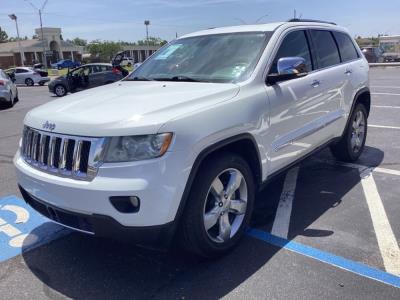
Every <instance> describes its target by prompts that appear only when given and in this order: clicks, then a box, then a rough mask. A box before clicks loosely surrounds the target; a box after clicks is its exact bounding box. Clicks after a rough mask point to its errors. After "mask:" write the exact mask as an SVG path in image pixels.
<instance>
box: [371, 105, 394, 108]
mask: <svg viewBox="0 0 400 300" xmlns="http://www.w3.org/2000/svg"><path fill="white" fill-rule="evenodd" d="M372 107H376V108H400V106H389V105H372Z"/></svg>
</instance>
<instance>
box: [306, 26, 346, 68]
mask: <svg viewBox="0 0 400 300" xmlns="http://www.w3.org/2000/svg"><path fill="white" fill-rule="evenodd" d="M311 36H312V39H313V43H314V47H315V52H316V55H317V61H318V68H319V69H322V68H326V67H329V66H333V65H337V64H339V63H340V56H339V51H338V48H337V46H336V43H335V40H334V39H333V36H332V33H331V32H330V31H327V30H311Z"/></svg>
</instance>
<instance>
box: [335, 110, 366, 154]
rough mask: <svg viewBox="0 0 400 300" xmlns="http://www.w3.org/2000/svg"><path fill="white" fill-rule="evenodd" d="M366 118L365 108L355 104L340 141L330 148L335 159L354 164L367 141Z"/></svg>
mask: <svg viewBox="0 0 400 300" xmlns="http://www.w3.org/2000/svg"><path fill="white" fill-rule="evenodd" d="M367 118H368V117H367V110H366V109H365V106H364V105H363V104H361V103H359V104H357V105H356V107H355V109H354V110H353V112H352V114H351V116H350V120H349V123H348V124H347V127H346V129H345V131H344V133H343V136H342V137H341V139H340V141H339V142H338V143H337V144H334V145H332V146H331V147H330V148H331V152H332V154H333V155H334V156H335V157H336V158H337V159H339V160H342V161H346V162H354V161H356V160H357V159H358V158H359V157H360V155H361V153H362V152H363V150H364V146H365V141H366V139H367V129H368V119H367Z"/></svg>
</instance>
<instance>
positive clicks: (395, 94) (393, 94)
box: [371, 93, 400, 96]
mask: <svg viewBox="0 0 400 300" xmlns="http://www.w3.org/2000/svg"><path fill="white" fill-rule="evenodd" d="M371 95H389V96H400V94H397V93H371Z"/></svg>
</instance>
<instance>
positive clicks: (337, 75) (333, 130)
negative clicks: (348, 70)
mask: <svg viewBox="0 0 400 300" xmlns="http://www.w3.org/2000/svg"><path fill="white" fill-rule="evenodd" d="M309 34H310V37H311V42H312V45H313V52H314V56H315V57H316V69H317V73H318V77H319V81H320V87H321V94H320V96H319V106H318V107H316V110H319V111H320V112H322V114H321V118H320V124H321V126H323V128H322V129H321V130H319V131H318V136H317V140H319V141H320V143H321V142H325V141H328V140H330V139H332V138H333V137H336V136H338V135H340V134H341V127H342V124H343V122H344V121H345V119H346V118H345V117H346V116H345V110H344V109H343V106H342V103H343V99H344V98H343V94H344V89H345V87H346V83H347V78H346V76H345V66H344V65H343V64H342V59H341V56H340V52H339V49H338V45H337V42H336V40H335V38H334V35H333V32H332V31H330V30H326V29H312V30H310V31H309Z"/></svg>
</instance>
